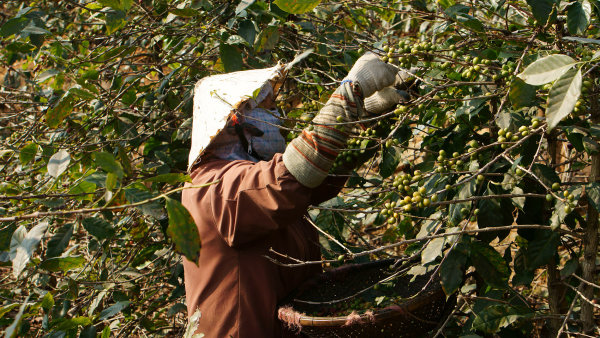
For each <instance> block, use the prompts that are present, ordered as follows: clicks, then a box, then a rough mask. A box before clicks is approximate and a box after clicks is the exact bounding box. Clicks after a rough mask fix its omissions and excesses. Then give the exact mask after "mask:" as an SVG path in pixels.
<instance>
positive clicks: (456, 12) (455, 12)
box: [444, 5, 485, 32]
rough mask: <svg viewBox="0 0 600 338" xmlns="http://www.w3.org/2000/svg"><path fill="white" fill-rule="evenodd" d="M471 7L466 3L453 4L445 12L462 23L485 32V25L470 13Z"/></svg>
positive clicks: (477, 30)
mask: <svg viewBox="0 0 600 338" xmlns="http://www.w3.org/2000/svg"><path fill="white" fill-rule="evenodd" d="M470 10H471V7H468V6H465V5H453V6H451V7H449V8H448V9H446V10H445V11H444V12H445V13H446V14H447V15H448V16H449V17H450V18H451V19H452V20H455V21H457V22H458V23H460V24H461V25H463V26H465V27H467V28H469V29H472V30H474V31H476V32H483V31H484V29H485V27H484V26H483V23H481V21H479V20H478V19H477V18H475V17H474V16H472V15H470V14H469V11H470Z"/></svg>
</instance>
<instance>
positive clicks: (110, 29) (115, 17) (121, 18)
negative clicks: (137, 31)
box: [105, 10, 127, 35]
mask: <svg viewBox="0 0 600 338" xmlns="http://www.w3.org/2000/svg"><path fill="white" fill-rule="evenodd" d="M105 16H106V19H105V22H106V34H107V35H111V34H112V33H114V32H116V31H118V30H119V29H121V28H123V27H124V26H125V25H126V24H127V21H126V20H125V12H123V11H120V10H114V11H112V10H111V11H107V12H106V14H105Z"/></svg>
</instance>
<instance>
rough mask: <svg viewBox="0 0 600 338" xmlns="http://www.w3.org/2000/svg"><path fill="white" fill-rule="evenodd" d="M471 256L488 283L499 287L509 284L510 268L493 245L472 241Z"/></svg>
mask: <svg viewBox="0 0 600 338" xmlns="http://www.w3.org/2000/svg"><path fill="white" fill-rule="evenodd" d="M469 258H470V260H471V262H472V263H473V266H475V269H477V273H478V274H479V275H480V276H481V277H482V278H483V280H485V282H486V283H488V284H489V285H491V286H493V287H496V288H499V289H504V288H506V287H507V286H508V277H509V275H510V270H509V269H508V266H506V262H505V261H504V258H502V256H501V255H500V254H499V253H498V252H497V251H496V250H494V249H493V248H492V247H491V246H489V245H487V244H484V243H481V242H472V243H471V253H470V255H469Z"/></svg>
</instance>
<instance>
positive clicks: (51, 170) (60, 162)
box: [48, 149, 71, 178]
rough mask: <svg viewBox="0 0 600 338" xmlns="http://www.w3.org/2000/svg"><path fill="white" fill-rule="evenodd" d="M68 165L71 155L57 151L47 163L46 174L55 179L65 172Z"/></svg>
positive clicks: (64, 151)
mask: <svg viewBox="0 0 600 338" xmlns="http://www.w3.org/2000/svg"><path fill="white" fill-rule="evenodd" d="M69 163H71V155H69V153H68V152H67V151H66V150H64V149H62V150H59V151H58V152H57V153H56V154H54V155H52V157H50V160H49V161H48V174H49V175H50V176H52V177H54V178H57V177H58V176H60V175H61V174H62V173H64V172H65V170H67V168H68V167H69Z"/></svg>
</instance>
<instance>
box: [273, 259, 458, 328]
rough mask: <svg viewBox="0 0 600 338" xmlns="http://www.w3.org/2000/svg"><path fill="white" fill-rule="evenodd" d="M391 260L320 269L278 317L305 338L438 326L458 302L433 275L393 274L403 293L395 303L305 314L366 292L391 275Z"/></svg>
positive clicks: (398, 291) (399, 289)
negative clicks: (345, 312)
mask: <svg viewBox="0 0 600 338" xmlns="http://www.w3.org/2000/svg"><path fill="white" fill-rule="evenodd" d="M390 264H393V260H383V261H376V262H369V263H364V264H351V265H346V266H343V267H340V268H337V269H334V270H331V271H328V272H326V273H323V274H321V275H319V276H317V277H315V278H313V279H311V280H309V281H308V282H306V283H305V284H303V285H302V286H301V287H300V288H299V289H298V290H297V292H295V293H294V294H293V295H292V297H290V299H289V300H288V301H286V302H284V303H283V305H282V306H280V308H279V310H278V318H279V320H280V321H281V322H282V323H283V324H284V326H285V327H287V328H288V329H289V330H291V331H295V332H297V333H298V332H301V334H303V335H305V336H309V337H423V336H425V335H426V333H427V332H429V331H431V330H433V329H435V328H436V327H438V326H439V325H440V323H442V322H443V321H444V320H445V319H446V318H447V317H448V315H449V313H450V312H451V311H452V309H453V308H454V306H455V304H456V298H455V297H450V298H448V299H446V295H445V294H444V291H443V290H442V287H441V285H440V282H439V277H438V276H437V275H436V276H432V275H431V274H426V275H423V276H419V277H417V278H416V279H415V280H414V281H413V282H410V280H411V279H412V276H407V275H404V276H398V277H395V280H396V283H395V288H394V292H395V294H396V295H398V296H400V297H402V302H401V303H399V304H395V305H391V306H387V307H385V308H374V309H370V310H368V311H364V312H363V313H357V312H353V313H352V314H350V315H345V316H339V317H315V316H309V315H306V314H305V313H315V312H320V310H322V309H323V308H326V307H328V306H329V307H330V306H331V304H339V303H341V302H339V300H341V299H346V298H348V299H347V300H345V302H352V301H353V299H352V296H353V295H357V293H358V294H360V295H364V294H365V292H369V291H368V290H369V286H372V285H374V284H376V283H377V282H378V281H381V280H383V279H385V278H387V277H389V276H390V275H391V274H392V273H393V272H392V271H391V270H390V269H389V267H390ZM432 277H433V278H432ZM430 280H431V282H430ZM428 283H429V284H428ZM426 285H427V287H426V288H425V289H424V290H423V287H424V286H426ZM365 289H367V291H364V290H365ZM361 291H362V292H361ZM371 292H372V291H371Z"/></svg>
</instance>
